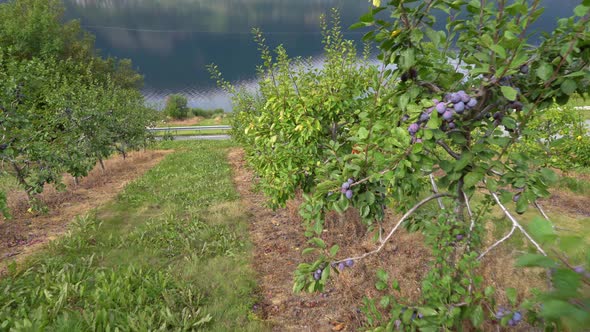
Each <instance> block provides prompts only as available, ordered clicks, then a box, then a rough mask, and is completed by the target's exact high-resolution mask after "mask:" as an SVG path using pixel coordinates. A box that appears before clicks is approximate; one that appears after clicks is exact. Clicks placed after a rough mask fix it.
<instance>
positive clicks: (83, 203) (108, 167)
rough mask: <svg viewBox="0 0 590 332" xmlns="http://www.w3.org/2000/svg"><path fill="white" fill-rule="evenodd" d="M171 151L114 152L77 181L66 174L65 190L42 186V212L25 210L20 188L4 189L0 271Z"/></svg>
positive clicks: (141, 173) (107, 199)
mask: <svg viewBox="0 0 590 332" xmlns="http://www.w3.org/2000/svg"><path fill="white" fill-rule="evenodd" d="M169 152H171V151H164V150H159V151H153V150H148V151H145V152H132V153H129V154H128V155H127V158H126V159H123V158H122V157H121V156H114V157H112V158H111V159H109V160H106V161H104V164H105V170H104V171H103V170H102V168H101V167H100V166H98V165H97V167H95V168H94V169H93V170H92V171H91V172H90V174H89V175H88V176H87V177H85V178H82V179H80V180H79V183H78V185H76V184H75V183H74V179H73V178H72V177H70V176H66V177H65V178H64V183H65V184H66V190H65V191H57V190H56V189H55V187H54V186H51V185H48V186H46V188H45V190H44V192H43V193H42V194H41V195H40V196H39V199H40V200H41V201H42V202H43V203H44V204H45V205H46V207H47V209H48V212H47V213H46V214H41V213H37V214H35V213H32V212H29V202H28V200H27V196H26V194H25V192H24V191H20V190H19V191H12V192H9V193H8V206H9V208H10V211H11V213H12V219H10V220H0V271H1V270H2V269H4V268H5V266H6V263H8V262H10V261H12V260H16V261H20V260H22V259H23V258H25V257H26V256H28V255H29V254H31V253H32V252H34V251H36V250H38V249H39V248H40V247H42V246H43V245H44V244H46V243H47V242H48V241H49V240H51V239H54V238H56V237H58V236H59V235H61V234H63V233H64V232H65V231H66V229H67V226H68V224H69V223H70V221H72V220H73V219H74V218H75V217H76V216H78V215H81V214H84V213H86V212H88V211H90V210H92V209H94V208H97V207H99V206H100V205H102V204H104V203H106V202H107V201H109V200H111V199H112V198H114V197H115V196H116V195H117V194H118V193H119V192H120V191H121V190H122V189H123V188H124V187H125V185H127V183H129V182H130V181H132V180H134V179H136V178H138V177H139V176H141V175H143V174H144V173H145V172H146V171H147V170H149V169H150V168H152V167H154V166H155V165H156V164H158V162H160V161H161V160H162V159H163V158H164V156H166V154H168V153H169Z"/></svg>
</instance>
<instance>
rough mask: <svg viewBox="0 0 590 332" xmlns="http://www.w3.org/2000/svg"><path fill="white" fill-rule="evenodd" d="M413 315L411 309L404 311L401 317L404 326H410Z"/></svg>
mask: <svg viewBox="0 0 590 332" xmlns="http://www.w3.org/2000/svg"><path fill="white" fill-rule="evenodd" d="M413 315H414V310H412V309H411V308H408V310H406V311H404V313H403V315H402V322H404V324H410V322H411V321H412V316H413Z"/></svg>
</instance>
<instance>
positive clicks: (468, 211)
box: [461, 191, 475, 236]
mask: <svg viewBox="0 0 590 332" xmlns="http://www.w3.org/2000/svg"><path fill="white" fill-rule="evenodd" d="M461 193H462V194H463V198H465V205H466V206H467V213H468V214H469V219H470V220H471V224H470V225H469V235H470V236H471V232H472V231H473V227H474V226H475V219H473V211H471V206H470V205H469V197H467V194H465V192H464V191H461Z"/></svg>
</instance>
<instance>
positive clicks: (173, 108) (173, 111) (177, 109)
mask: <svg viewBox="0 0 590 332" xmlns="http://www.w3.org/2000/svg"><path fill="white" fill-rule="evenodd" d="M164 112H165V113H166V115H168V116H169V117H171V118H173V119H185V118H186V117H187V116H188V106H187V100H186V97H185V96H183V95H170V96H168V98H167V99H166V108H165V109H164Z"/></svg>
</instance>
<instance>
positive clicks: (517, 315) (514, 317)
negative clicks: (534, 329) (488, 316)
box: [496, 307, 522, 326]
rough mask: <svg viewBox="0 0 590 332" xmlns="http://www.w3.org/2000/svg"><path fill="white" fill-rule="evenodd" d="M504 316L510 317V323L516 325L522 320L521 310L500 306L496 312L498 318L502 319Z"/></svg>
mask: <svg viewBox="0 0 590 332" xmlns="http://www.w3.org/2000/svg"><path fill="white" fill-rule="evenodd" d="M504 317H510V320H509V321H508V325H510V326H516V325H518V323H520V321H521V320H522V313H521V312H520V311H515V312H512V311H510V310H508V309H506V308H502V307H500V309H499V310H498V312H496V318H497V319H502V318H504Z"/></svg>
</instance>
